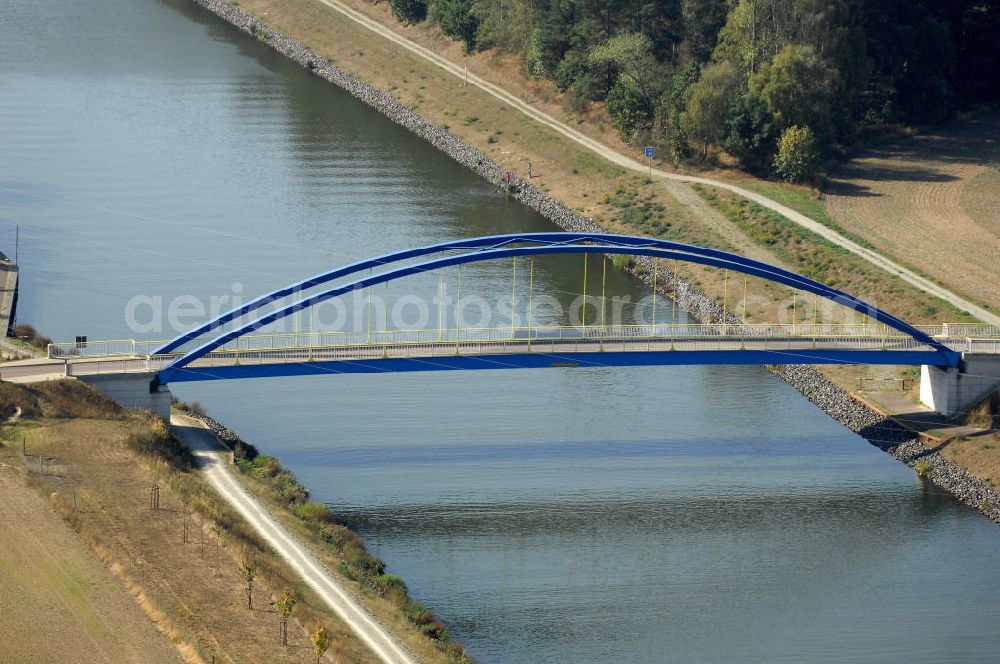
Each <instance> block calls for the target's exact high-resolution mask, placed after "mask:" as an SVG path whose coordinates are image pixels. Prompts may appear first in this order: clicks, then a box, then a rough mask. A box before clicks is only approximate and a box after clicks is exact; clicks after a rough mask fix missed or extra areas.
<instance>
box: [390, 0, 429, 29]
mask: <svg viewBox="0 0 1000 664" xmlns="http://www.w3.org/2000/svg"><path fill="white" fill-rule="evenodd" d="M389 6H390V7H392V13H393V15H394V16H395V17H396V18H397V19H399V20H400V21H402V22H403V23H409V24H413V23H420V22H421V21H423V20H424V19H426V18H427V0H389Z"/></svg>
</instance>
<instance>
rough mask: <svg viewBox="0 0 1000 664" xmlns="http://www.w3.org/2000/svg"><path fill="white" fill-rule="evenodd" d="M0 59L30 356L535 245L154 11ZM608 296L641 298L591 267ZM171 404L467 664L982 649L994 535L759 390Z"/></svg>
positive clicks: (122, 5)
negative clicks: (288, 292)
mask: <svg viewBox="0 0 1000 664" xmlns="http://www.w3.org/2000/svg"><path fill="white" fill-rule="evenodd" d="M0 63H2V66H0V248H2V249H3V250H4V251H5V252H7V253H11V252H12V251H13V249H14V246H13V245H14V235H15V232H14V227H15V224H20V230H21V232H20V248H19V259H20V262H21V265H22V277H23V281H22V292H21V301H20V311H19V319H20V320H21V321H23V322H32V323H34V324H35V325H36V326H37V327H38V328H39V329H40V330H41V331H43V332H45V333H47V334H49V335H51V336H53V337H57V338H60V339H67V338H72V337H73V336H75V335H78V334H86V335H88V336H89V337H90V338H92V339H93V338H129V337H133V336H136V333H135V332H134V330H133V329H131V328H130V327H129V324H128V323H127V315H126V313H127V311H128V308H129V303H130V302H134V298H136V297H137V296H138V297H140V298H147V300H144V301H148V302H150V303H153V302H156V301H157V300H156V298H160V300H159V301H161V302H162V303H163V307H164V309H165V308H166V307H167V306H168V304H169V303H171V302H176V301H177V298H188V299H190V298H194V299H196V300H198V301H202V302H207V301H209V298H211V297H213V296H214V297H223V296H232V295H234V294H237V295H242V296H248V297H249V296H253V295H256V294H258V293H261V292H263V291H265V290H269V289H271V288H273V287H276V286H279V285H283V284H285V283H288V282H290V281H293V280H295V279H297V278H300V277H304V276H307V275H310V274H313V273H316V272H319V271H322V270H324V269H327V268H329V267H332V266H336V265H340V264H342V263H345V262H347V261H350V260H352V259H357V258H363V257H366V256H370V255H373V254H379V253H383V252H386V251H390V250H393V249H400V248H404V247H409V246H415V245H420V244H426V243H430V242H435V241H443V240H448V239H455V238H459V237H463V236H475V235H481V234H485V233H500V232H508V231H515V230H517V231H529V230H556V229H555V228H553V226H552V225H551V224H549V223H548V222H546V221H545V220H544V219H541V218H540V217H539V216H538V215H536V214H534V213H533V212H531V211H530V210H527V209H525V208H523V207H521V206H519V205H517V204H515V203H512V202H507V201H505V200H504V199H503V198H502V197H500V196H498V195H497V194H495V193H494V192H493V190H492V187H491V186H490V185H489V184H487V183H485V182H483V181H481V180H479V179H477V178H475V177H473V176H471V175H470V174H468V173H467V172H465V171H463V170H462V169H461V168H460V167H458V166H457V165H455V164H454V163H452V162H450V161H449V160H448V159H446V158H445V157H443V156H441V155H440V154H438V153H437V152H435V151H434V150H432V149H430V148H429V147H428V146H426V145H425V144H424V143H422V142H421V141H420V140H418V139H416V138H414V137H413V136H411V135H409V134H407V133H406V132H405V131H403V130H401V129H399V128H398V127H396V126H395V125H393V124H391V123H390V122H388V121H386V120H385V119H383V118H381V117H379V116H377V115H374V114H373V113H372V112H371V111H369V110H368V109H367V108H366V107H364V106H362V105H361V104H359V103H358V102H356V101H354V100H352V99H351V98H349V97H347V96H346V95H344V94H342V93H340V92H338V91H337V90H335V89H333V88H332V87H331V86H329V85H326V84H324V83H323V82H321V81H319V80H318V79H315V78H313V77H311V76H310V75H308V74H307V73H306V72H304V71H303V70H301V69H299V68H298V67H296V66H293V65H291V64H289V63H287V62H285V61H284V60H282V59H281V58H280V57H278V56H277V55H275V54H273V53H272V52H270V51H268V50H267V49H266V48H264V47H262V46H261V45H259V44H257V43H256V42H254V41H253V40H251V39H250V38H249V37H247V36H246V35H243V34H241V33H239V32H237V31H235V30H233V29H231V28H230V27H228V26H226V25H224V24H222V23H220V22H219V21H217V20H216V19H214V18H213V17H211V16H210V15H208V14H206V13H204V12H203V11H202V10H200V9H197V8H194V7H192V6H190V5H189V4H188V3H187V2H184V1H182V0H170V1H156V0H90V1H88V2H85V3H84V2H78V1H75V0H51V1H48V2H35V1H34V0H4V1H3V3H2V6H0ZM593 260H595V261H596V260H597V259H593ZM521 269H522V270H523V269H524V267H523V266H522V268H521ZM582 269H583V266H582V265H581V263H580V261H579V260H578V259H576V260H574V261H572V262H570V261H548V262H545V261H540V262H539V264H538V266H537V272H536V274H535V280H536V285H535V287H536V288H537V289H538V290H539V292H540V291H542V290H547V291H549V292H555V293H557V294H559V297H560V298H561V299H562V300H564V301H565V300H568V299H569V298H570V297H571V296H572V295H573V294H574V293H577V292H579V291H580V290H581V284H582V274H581V273H582ZM602 269H603V266H602ZM596 270H597V264H596V263H595V264H593V265H591V271H592V272H591V281H590V282H588V283H590V284H596V283H598V282H595V281H594V279H593V275H594V273H595V271H596ZM522 274H523V272H522ZM449 278H452V277H449ZM466 278H467V280H468V281H467V284H468V285H467V286H466V288H470V289H471V288H473V287H475V288H478V289H479V290H478V292H479V293H480V294H482V295H483V296H484V297H485V298H486V299H487V300H488V299H489V298H490V297H493V298H495V299H498V298H501V296H502V292H501V290H502V289H506V292H507V293H509V292H510V286H509V285H503V284H501V281H502V280H500V279H497V278H496V274H492V273H487V272H485V271H484V272H480V273H476V272H475V270H473V271H472V272H471V273H470V274H469V275H467V277H466ZM505 283H506V282H505ZM591 287H592V288H594V287H595V286H591ZM607 289H608V292H614V293H617V294H621V295H629V296H631V297H633V299H634V300H636V299H639V298H640V297H642V296H643V292H642V290H641V289H640V288H639V286H638V285H637V284H636V283H634V282H632V281H629V280H627V279H625V278H624V277H623V276H621V275H620V274H618V273H617V272H616V271H614V270H612V271H611V272H610V273H609V274H608V277H607ZM592 292H593V291H592ZM150 306H153V305H152V304H151V305H150ZM150 311H151V310H150ZM660 311H661V314H660V315H661V317H662V316H664V315H669V314H668V313H667V312H668V311H669V304H667V303H661V305H660ZM148 313H149V311H147V314H148ZM168 317H169V316H167V315H166V314H164V318H165V319H166V318H168ZM150 320H151V316H150V315H146V316H145V317H144V322H150ZM554 322H558V321H555V320H554ZM164 324H165V325H166V320H165V321H164ZM167 332H169V330H165V331H161V332H159V333H157V332H156V331H149V332H148V333H146V334H145V335H144V336H145V337H147V338H156V337H158V336H159V337H162V336H164V335H165V334H167ZM175 392H176V393H177V394H178V395H179V396H180V397H182V398H184V399H188V400H198V401H200V402H201V403H202V404H204V405H205V407H206V408H207V409H208V410H209V411H210V412H211V413H212V414H213V415H215V416H216V417H218V418H219V419H221V420H222V421H224V422H226V423H227V424H229V425H231V426H232V427H234V428H235V429H237V430H238V431H239V432H240V433H241V434H242V435H243V436H244V437H246V438H247V439H248V440H251V441H252V442H254V443H255V444H257V445H258V446H259V447H261V448H262V449H263V450H265V451H267V452H269V453H273V454H276V455H277V456H279V457H280V458H281V459H282V461H283V462H284V463H285V464H286V465H288V466H289V467H291V468H292V469H293V470H294V472H295V473H296V474H297V475H298V476H299V477H300V478H301V479H302V480H303V481H304V482H305V483H306V484H307V485H308V487H309V488H310V490H311V491H312V492H313V495H314V496H315V497H316V498H318V499H320V500H324V501H328V502H330V503H331V504H332V505H334V506H335V509H336V510H337V511H338V512H339V513H340V515H342V516H343V517H344V518H345V519H346V520H347V521H348V522H349V523H350V524H351V525H352V526H353V527H354V528H356V529H357V530H358V531H359V532H360V533H361V534H362V535H363V537H364V538H365V540H366V541H367V542H368V544H369V546H370V547H371V549H373V550H374V552H375V553H376V554H378V555H379V556H381V557H383V558H384V559H385V560H386V562H387V563H388V565H389V569H390V570H391V571H392V572H395V573H397V574H400V575H401V576H402V577H403V578H404V579H405V580H406V582H407V583H408V585H409V586H410V589H411V592H412V594H413V595H414V596H416V597H417V598H419V599H420V600H421V601H423V602H425V603H426V604H427V605H428V606H429V607H431V608H432V609H433V610H434V612H435V613H436V614H437V615H438V616H440V618H441V619H442V620H443V621H444V622H445V623H446V624H447V625H448V628H449V630H450V632H451V633H452V635H453V636H454V637H455V638H458V639H460V640H461V641H463V642H464V643H465V644H466V645H467V646H468V648H469V649H470V651H471V652H472V653H473V654H474V655H475V656H476V657H477V658H478V659H480V660H481V661H483V662H518V663H521V662H523V663H529V662H531V663H534V662H581V663H585V662H665V661H671V662H673V661H697V662H709V661H716V662H723V661H747V662H801V661H810V662H824V661H827V662H872V661H878V662H907V663H908V664H913V663H915V662H942V661H963V662H975V661H979V662H985V661H995V657H996V653H997V652H998V650H1000V632H998V630H997V629H996V625H997V624H998V621H1000V529H998V528H997V527H996V526H995V525H994V524H992V523H991V522H989V521H988V520H987V519H985V518H984V517H982V516H980V515H979V514H977V513H975V512H974V511H972V510H970V509H968V508H966V507H964V506H962V505H960V504H958V503H957V502H956V501H954V500H953V499H951V498H950V497H948V496H946V495H942V494H941V492H939V491H938V490H936V489H935V488H934V487H932V486H930V485H927V484H925V483H923V482H921V481H920V480H919V479H918V478H917V477H916V476H915V475H914V473H913V472H912V471H910V470H909V469H907V468H905V467H904V466H902V465H901V464H899V463H898V462H895V461H893V460H892V459H890V458H889V457H888V456H886V455H884V454H883V453H881V452H879V451H877V450H876V449H874V448H873V447H871V446H870V445H869V444H868V443H866V442H865V441H863V440H862V439H860V438H859V437H857V436H855V435H853V434H852V433H850V432H848V431H847V430H846V429H844V428H842V427H840V426H838V425H837V424H835V423H834V422H833V421H832V420H830V419H829V418H828V417H827V416H826V415H824V414H823V413H821V412H819V411H818V410H816V409H815V408H813V407H812V406H811V405H810V404H809V403H807V402H806V400H805V399H804V398H803V397H801V396H800V395H799V394H798V393H797V392H795V391H794V390H793V389H791V388H790V387H789V386H787V385H786V384H784V383H783V382H781V381H779V380H777V379H775V378H774V377H772V376H770V375H769V374H768V373H767V372H766V371H765V370H764V369H762V368H756V367H743V368H729V367H671V368H634V369H613V370H612V369H565V370H563V369H552V370H547V371H490V372H464V373H454V372H453V373H438V374H435V373H429V374H425V375H385V376H346V377H331V378H300V379H261V380H256V381H233V382H225V383H217V384H212V383H206V384H183V385H177V386H175Z"/></svg>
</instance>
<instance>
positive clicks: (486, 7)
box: [472, 0, 534, 53]
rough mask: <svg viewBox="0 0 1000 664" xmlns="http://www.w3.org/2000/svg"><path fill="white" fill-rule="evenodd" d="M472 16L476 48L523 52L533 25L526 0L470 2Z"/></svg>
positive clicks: (531, 13)
mask: <svg viewBox="0 0 1000 664" xmlns="http://www.w3.org/2000/svg"><path fill="white" fill-rule="evenodd" d="M472 14H473V15H474V16H475V17H476V21H477V22H478V24H479V27H478V29H477V31H476V45H477V46H478V47H480V48H493V47H495V48H502V49H504V50H507V51H513V52H515V53H524V52H525V51H526V50H527V48H528V42H529V39H530V37H531V31H532V28H533V26H534V11H533V10H532V5H531V2H529V0H473V4H472Z"/></svg>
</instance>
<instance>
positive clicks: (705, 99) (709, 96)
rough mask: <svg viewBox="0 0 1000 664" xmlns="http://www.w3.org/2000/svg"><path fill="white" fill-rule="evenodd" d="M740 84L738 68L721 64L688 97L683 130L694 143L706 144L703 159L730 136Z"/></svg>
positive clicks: (700, 79) (709, 69)
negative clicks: (711, 147) (728, 127)
mask: <svg viewBox="0 0 1000 664" xmlns="http://www.w3.org/2000/svg"><path fill="white" fill-rule="evenodd" d="M740 81H741V77H740V73H739V71H737V70H736V67H734V66H733V65H732V64H730V63H728V62H717V63H715V64H712V65H709V66H708V67H705V68H704V69H703V70H702V72H701V76H699V77H698V81H697V82H696V83H695V84H694V85H692V86H691V87H690V88H688V90H687V93H686V94H685V102H686V103H685V110H684V112H683V113H682V114H681V128H682V129H683V130H684V132H685V133H686V134H687V136H688V137H689V138H690V139H692V140H695V141H698V142H699V143H701V144H702V158H703V159H704V158H706V157H707V156H708V146H709V145H719V144H721V143H722V141H723V139H724V138H725V136H726V120H727V119H728V118H729V108H730V106H731V105H732V100H733V97H734V96H735V95H736V91H737V90H738V89H739V86H740Z"/></svg>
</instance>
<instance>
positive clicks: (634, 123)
mask: <svg viewBox="0 0 1000 664" xmlns="http://www.w3.org/2000/svg"><path fill="white" fill-rule="evenodd" d="M605 101H606V108H607V109H608V115H610V116H611V123H612V124H613V125H614V127H615V129H617V130H618V131H620V132H621V133H622V134H623V135H624V136H625V138H626V139H627V140H635V139H637V138H638V134H639V133H640V132H641V131H642V130H644V129H648V128H649V127H650V125H651V123H652V118H653V114H652V109H651V108H650V106H649V104H648V102H647V101H646V98H645V97H643V96H642V95H641V94H639V92H638V91H637V90H636V88H635V86H634V85H632V84H631V83H630V82H629V80H628V79H626V78H624V77H622V78H619V79H618V82H617V83H615V85H614V87H612V88H611V90H610V91H609V92H608V97H607V99H606V100H605Z"/></svg>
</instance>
